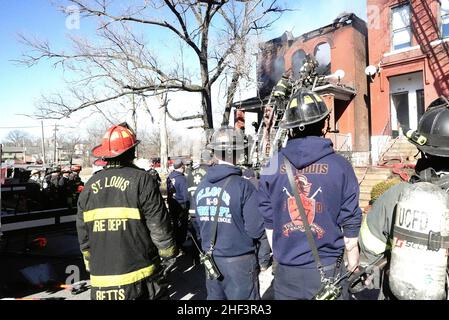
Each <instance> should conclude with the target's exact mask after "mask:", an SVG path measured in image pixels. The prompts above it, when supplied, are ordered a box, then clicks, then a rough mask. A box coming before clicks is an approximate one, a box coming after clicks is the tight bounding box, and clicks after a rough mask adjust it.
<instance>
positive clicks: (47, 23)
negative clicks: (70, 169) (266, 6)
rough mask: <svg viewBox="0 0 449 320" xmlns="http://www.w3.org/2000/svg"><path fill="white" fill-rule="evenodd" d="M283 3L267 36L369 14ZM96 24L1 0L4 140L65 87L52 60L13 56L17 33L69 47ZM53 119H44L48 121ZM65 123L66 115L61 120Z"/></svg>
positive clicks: (340, 5)
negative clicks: (74, 22) (71, 23)
mask: <svg viewBox="0 0 449 320" xmlns="http://www.w3.org/2000/svg"><path fill="white" fill-rule="evenodd" d="M134 1H135V0H134ZM280 3H281V4H284V5H285V6H288V7H291V8H295V9H297V11H293V12H287V13H285V14H284V15H283V16H282V18H281V19H280V20H278V21H277V22H276V24H275V25H274V26H273V29H272V30H271V31H269V32H266V33H265V34H264V35H263V39H264V40H268V39H270V38H274V37H277V36H280V35H281V34H282V33H283V32H284V31H285V30H289V31H292V32H293V34H294V35H295V36H298V35H300V34H302V33H304V32H307V31H310V30H313V29H316V28H319V27H320V26H323V25H326V24H328V23H331V22H332V20H333V19H335V17H336V16H337V15H338V14H340V13H341V12H343V11H347V12H354V13H356V14H357V15H358V16H359V17H361V18H363V19H365V20H366V1H365V0H314V1H310V0H288V1H287V0H280ZM92 30H93V28H92V25H90V24H89V23H87V22H85V21H84V20H82V21H81V28H80V29H78V30H77V29H73V30H69V29H67V28H66V18H65V16H64V15H63V14H62V13H60V12H58V11H57V10H56V8H55V7H54V6H52V5H51V1H50V0H0V140H1V139H2V138H3V137H4V135H6V134H7V133H8V131H9V130H12V129H9V128H4V127H24V126H39V125H40V121H36V120H33V119H30V118H28V117H25V116H19V115H18V114H23V113H24V114H30V113H32V112H33V111H34V108H35V106H34V105H35V103H36V102H37V100H38V99H39V97H40V96H41V94H45V93H48V92H57V91H58V90H62V89H63V87H64V86H63V73H62V71H61V70H60V69H55V68H54V67H53V66H52V64H51V63H50V62H41V63H39V64H38V65H37V66H33V67H31V68H27V67H25V66H23V65H17V64H16V63H14V62H12V61H11V60H13V59H18V58H20V55H21V53H22V52H23V51H24V49H25V48H24V46H23V45H22V44H20V43H19V42H18V37H17V34H18V33H23V34H26V35H28V36H30V35H31V36H36V37H38V38H41V39H47V40H48V41H49V42H50V43H51V44H52V45H53V46H55V47H57V48H61V49H63V50H67V51H69V50H70V49H69V47H68V43H69V42H68V40H67V39H66V36H67V35H89V34H90V33H92V32H93V31H92ZM155 30H157V29H155ZM154 32H155V33H154V34H151V38H152V40H153V41H158V40H160V39H161V38H163V37H164V35H163V34H161V33H159V32H158V31H154ZM160 50H162V51H164V50H168V46H165V45H162V46H161V47H160ZM53 123H54V121H46V122H45V125H52V124H53ZM64 123H67V121H60V122H59V124H64ZM39 130H40V129H38V128H36V129H34V130H31V129H30V130H29V132H30V133H31V134H35V135H38V134H39V132H40V131H39ZM48 132H50V131H48ZM48 134H49V133H46V135H47V136H48Z"/></svg>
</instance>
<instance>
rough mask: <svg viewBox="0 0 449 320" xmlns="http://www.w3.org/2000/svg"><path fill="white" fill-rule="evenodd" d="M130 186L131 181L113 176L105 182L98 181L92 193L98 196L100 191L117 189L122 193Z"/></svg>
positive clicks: (94, 184) (106, 178)
mask: <svg viewBox="0 0 449 320" xmlns="http://www.w3.org/2000/svg"><path fill="white" fill-rule="evenodd" d="M128 186H129V180H126V179H125V178H123V177H119V176H112V177H105V178H104V181H101V180H97V181H95V182H94V183H93V184H92V185H91V188H92V192H93V193H94V194H97V193H98V192H99V191H100V190H102V189H103V188H116V189H119V190H120V191H122V192H123V191H125V190H126V188H128Z"/></svg>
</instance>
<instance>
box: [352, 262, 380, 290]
mask: <svg viewBox="0 0 449 320" xmlns="http://www.w3.org/2000/svg"><path fill="white" fill-rule="evenodd" d="M373 279H374V274H373V272H372V271H371V272H369V271H367V269H366V268H364V267H359V270H358V271H357V272H354V273H353V274H352V275H351V276H350V277H349V278H348V283H349V291H350V292H351V293H358V292H361V291H363V290H365V289H372V288H373V283H372V281H373Z"/></svg>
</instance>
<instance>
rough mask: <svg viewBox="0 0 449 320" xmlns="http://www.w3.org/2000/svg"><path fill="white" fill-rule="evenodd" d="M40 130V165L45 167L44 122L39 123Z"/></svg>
mask: <svg viewBox="0 0 449 320" xmlns="http://www.w3.org/2000/svg"><path fill="white" fill-rule="evenodd" d="M41 128H42V164H43V165H45V139H44V121H41Z"/></svg>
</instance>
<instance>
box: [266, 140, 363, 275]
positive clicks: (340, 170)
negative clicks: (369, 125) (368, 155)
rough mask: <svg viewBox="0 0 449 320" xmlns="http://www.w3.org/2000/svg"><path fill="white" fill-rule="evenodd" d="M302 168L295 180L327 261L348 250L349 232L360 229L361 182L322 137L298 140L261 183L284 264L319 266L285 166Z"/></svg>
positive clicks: (275, 159) (352, 235) (270, 226)
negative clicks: (345, 244)
mask: <svg viewBox="0 0 449 320" xmlns="http://www.w3.org/2000/svg"><path fill="white" fill-rule="evenodd" d="M284 156H285V157H286V158H287V159H288V160H289V161H290V163H291V164H292V165H293V166H294V167H295V168H296V170H295V169H294V168H293V172H295V171H296V175H295V182H296V188H297V189H298V191H299V193H300V195H301V200H302V203H303V206H304V209H305V211H306V215H307V217H308V219H307V221H308V222H309V224H310V226H311V229H312V232H313V235H314V240H315V243H316V245H317V247H318V252H319V255H320V259H321V262H322V263H323V265H330V264H332V263H334V262H335V260H336V258H337V257H338V256H339V255H340V254H342V253H343V252H344V240H343V236H345V237H348V238H355V237H357V236H358V234H359V229H360V224H361V218H362V215H361V214H362V212H361V210H360V208H359V185H358V182H357V178H356V176H355V174H354V169H353V168H352V166H351V164H350V163H349V162H348V161H347V160H346V159H345V158H343V157H342V156H340V155H337V154H336V153H335V152H334V150H333V148H332V142H331V141H330V140H328V139H324V138H320V137H313V136H312V137H306V138H301V139H293V140H290V141H289V142H288V143H287V146H286V147H285V148H284V149H282V150H281V151H280V152H279V153H278V154H276V155H274V156H273V157H272V158H271V159H270V163H269V165H268V166H267V167H266V168H264V170H263V172H262V176H261V179H260V182H259V191H258V198H259V212H260V213H261V214H262V215H263V217H264V221H265V228H267V229H272V230H273V254H274V257H275V259H276V260H277V261H278V262H279V263H280V264H283V265H291V266H303V267H314V266H315V260H314V258H313V255H312V252H311V249H310V246H309V244H308V242H307V238H306V234H305V233H304V227H303V225H302V219H301V218H300V215H299V210H298V208H297V206H296V202H295V198H294V195H293V192H292V188H291V187H290V184H289V181H288V177H287V174H286V171H285V166H284V162H283V161H284V160H283V158H284Z"/></svg>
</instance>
